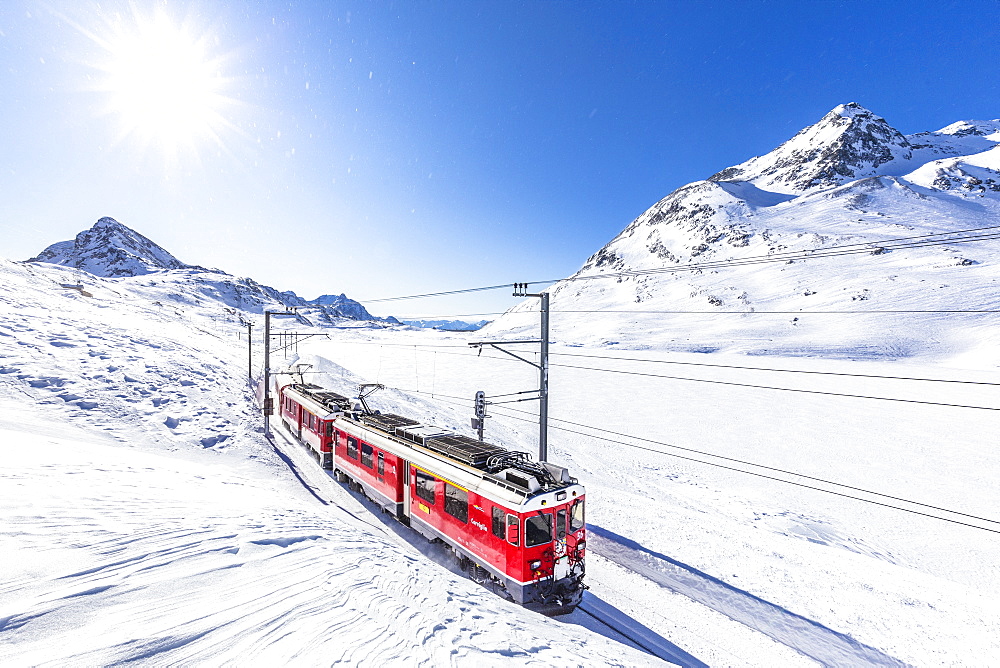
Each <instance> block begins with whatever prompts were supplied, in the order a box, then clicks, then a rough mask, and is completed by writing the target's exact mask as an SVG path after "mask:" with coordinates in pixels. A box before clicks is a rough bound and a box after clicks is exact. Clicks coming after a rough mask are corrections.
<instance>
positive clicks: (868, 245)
mask: <svg viewBox="0 0 1000 668" xmlns="http://www.w3.org/2000/svg"><path fill="white" fill-rule="evenodd" d="M994 239H1000V225H989V226H986V227H976V228H969V229H964V230H954V231H951V232H935V233H930V234H920V235H915V236H909V237H895V238H891V239H882V240H878V241H865V242H860V243H855V244H842V245H838V246H830V247H828V248H812V249H804V250H798V251H783V252H773V253H768V254H767V255H756V256H750V257H745V258H729V259H724V260H709V261H703V262H693V263H691V264H686V265H677V266H667V267H657V268H653V269H636V270H630V271H620V272H606V273H601V274H585V275H574V276H569V277H565V278H556V279H548V280H542V281H527V282H526V284H527V285H547V284H552V283H559V282H571V281H584V280H598V279H606V278H633V277H638V276H647V275H654V274H663V273H679V272H686V271H704V270H706V269H720V268H726V267H740V266H747V265H754V264H767V263H774V262H783V263H788V262H789V261H792V262H794V261H798V260H808V259H815V258H825V257H841V256H845V255H858V254H862V253H873V252H875V253H878V254H881V253H884V252H887V251H891V250H905V249H908V248H926V247H933V246H947V245H949V244H965V243H973V242H976V241H989V240H994ZM513 285H514V284H513V283H502V284H500V285H489V286H483V287H475V288H463V289H458V290H444V291H439V292H428V293H423V294H416V295H403V296H399V297H384V298H381V299H367V300H362V302H364V303H367V304H374V303H379V302H393V301H403V300H409V299H425V298H429V297H443V296H449V295H457V294H465V293H470V292H483V291H487V290H500V289H503V288H511V287H513Z"/></svg>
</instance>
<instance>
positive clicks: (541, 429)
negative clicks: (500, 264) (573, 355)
mask: <svg viewBox="0 0 1000 668" xmlns="http://www.w3.org/2000/svg"><path fill="white" fill-rule="evenodd" d="M514 296H515V297H538V298H539V299H541V305H540V310H541V313H542V323H541V325H542V332H541V333H542V338H541V339H538V340H535V339H529V340H524V341H477V342H474V343H470V344H469V346H470V347H472V348H479V350H480V351H482V349H483V346H490V347H491V348H495V349H496V350H499V351H500V352H502V353H506V354H508V355H510V356H511V357H514V358H516V359H519V360H521V361H522V362H525V363H527V364H530V365H531V366H533V367H535V368H536V369H538V374H539V379H538V396H537V397H531V398H530V399H517V401H533V400H535V399H538V401H539V405H538V461H540V462H544V461H548V456H549V293H547V292H540V293H537V294H528V284H527V283H515V284H514ZM515 343H538V344H541V359H539V360H538V362H539V363H538V364H535V363H534V362H532V361H531V360H527V359H525V358H523V357H521V356H520V355H515V354H514V353H512V352H510V351H509V350H504V349H503V348H501V347H500V346H501V345H511V344H515Z"/></svg>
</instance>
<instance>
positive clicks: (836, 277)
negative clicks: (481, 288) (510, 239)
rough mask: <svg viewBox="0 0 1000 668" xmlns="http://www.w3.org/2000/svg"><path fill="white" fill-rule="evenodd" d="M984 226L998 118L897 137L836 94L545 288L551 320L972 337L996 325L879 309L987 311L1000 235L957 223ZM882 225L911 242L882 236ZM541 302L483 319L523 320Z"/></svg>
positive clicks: (924, 339) (898, 352)
mask: <svg viewBox="0 0 1000 668" xmlns="http://www.w3.org/2000/svg"><path fill="white" fill-rule="evenodd" d="M990 226H1000V119H998V120H991V121H960V122H957V123H953V124H951V125H948V126H947V127H945V128H942V129H941V130H937V131H934V132H920V133H917V134H911V135H903V134H902V133H900V132H899V131H898V130H896V129H895V128H893V127H892V126H891V125H889V124H888V122H887V121H886V120H885V119H884V118H881V117H880V116H877V115H876V114H874V113H872V112H871V111H869V110H868V109H865V108H864V107H862V106H861V105H859V104H856V103H851V104H844V105H840V106H838V107H836V108H835V109H833V110H832V111H830V112H829V113H828V114H826V115H825V116H824V117H823V118H822V119H820V120H819V122H817V123H816V124H815V125H811V126H809V127H807V128H804V129H803V130H801V131H800V132H799V133H797V134H796V135H795V136H794V137H792V138H791V139H789V140H788V141H786V142H785V143H783V144H782V145H781V146H779V147H777V148H775V149H774V150H773V151H771V152H770V153H767V154H766V155H763V156H758V157H754V158H751V159H749V160H747V161H745V162H743V163H741V164H739V165H735V166H733V167H729V168H727V169H723V170H721V171H719V172H718V173H716V174H714V175H712V176H710V177H709V178H707V179H706V180H704V181H696V182H694V183H690V184H688V185H685V186H683V187H681V188H678V189H677V190H675V191H674V192H672V193H670V194H669V195H667V196H666V197H664V198H663V199H662V200H660V201H659V202H657V203H656V204H654V205H653V206H652V207H650V208H649V209H648V210H647V211H645V212H644V213H643V214H642V215H640V216H639V217H638V218H636V219H635V220H634V221H632V222H631V223H630V224H629V225H627V226H626V227H625V228H624V230H623V231H622V232H621V233H620V234H618V235H617V236H616V237H615V238H614V239H612V240H611V241H610V242H609V243H608V244H606V245H605V246H604V247H603V248H601V249H600V250H598V251H597V252H596V253H594V254H593V255H592V256H591V257H590V258H589V259H588V260H587V261H586V262H585V263H584V265H583V267H582V268H581V269H580V270H579V271H578V272H577V273H576V274H574V275H573V276H571V277H570V278H568V279H566V280H563V281H560V282H559V283H557V284H556V285H554V286H553V287H552V288H551V289H550V295H551V308H552V312H553V319H552V328H553V336H554V338H556V339H558V340H560V341H563V342H565V343H575V342H584V343H590V344H604V345H621V346H627V347H636V346H638V347H643V346H650V345H652V346H656V347H662V348H669V349H676V350H692V351H711V350H718V349H732V350H738V351H742V352H746V353H750V354H771V353H774V354H802V355H833V356H849V357H899V356H906V355H910V354H918V353H931V352H934V351H937V352H943V351H948V350H951V351H956V350H961V349H970V347H976V346H979V345H981V344H983V341H984V339H983V337H986V339H988V340H991V341H994V342H995V341H996V338H997V337H995V336H994V335H992V334H987V332H989V331H992V330H991V329H989V328H987V327H986V324H987V323H986V321H985V320H982V317H978V319H977V316H975V315H973V314H968V315H960V314H959V315H956V314H940V313H938V314H898V313H880V314H877V313H875V312H876V311H899V310H921V311H943V310H975V309H996V308H997V306H998V305H997V290H998V288H1000V286H998V284H997V283H998V281H1000V270H998V264H1000V253H998V252H997V250H996V247H995V244H996V242H995V241H987V242H984V243H968V242H969V241H971V240H972V239H969V238H964V237H963V235H961V234H955V233H956V232H958V231H961V230H970V229H976V228H985V227H990ZM965 236H968V235H965ZM960 238H961V239H960ZM892 239H912V240H913V241H911V242H893V243H890V244H887V245H886V246H885V247H883V242H885V241H886V240H892ZM948 240H951V241H950V242H948ZM838 249H840V250H838ZM889 251H891V252H889ZM817 255H834V257H818V256H817ZM536 303H537V302H536V300H528V301H526V302H524V303H522V304H520V305H518V306H517V307H515V308H514V309H511V310H510V311H508V313H507V314H505V315H504V316H501V317H500V318H498V319H497V320H496V321H494V322H493V323H492V324H490V325H488V326H487V327H486V329H485V331H488V332H489V333H490V334H491V335H515V336H518V335H521V334H525V333H528V332H530V331H533V330H534V329H536V328H537V318H530V317H525V314H526V312H529V311H533V310H536V309H537V306H536ZM846 311H852V312H853V311H864V312H865V313H862V314H855V313H850V314H848V313H845V312H846ZM994 320H995V317H994ZM994 320H991V321H989V324H990V327H992V329H993V330H995V329H997V325H1000V323H998V322H995V321H994ZM980 326H982V327H980Z"/></svg>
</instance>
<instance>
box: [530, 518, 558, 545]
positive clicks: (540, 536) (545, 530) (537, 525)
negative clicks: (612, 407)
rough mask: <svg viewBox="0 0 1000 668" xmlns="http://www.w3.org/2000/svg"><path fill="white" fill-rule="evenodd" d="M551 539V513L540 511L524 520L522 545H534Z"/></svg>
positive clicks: (542, 543)
mask: <svg viewBox="0 0 1000 668" xmlns="http://www.w3.org/2000/svg"><path fill="white" fill-rule="evenodd" d="M551 541H552V515H549V514H548V513H541V514H538V515H535V516H533V517H529V518H528V519H526V520H525V521H524V546H525V547H535V546H536V545H544V544H545V543H548V542H551Z"/></svg>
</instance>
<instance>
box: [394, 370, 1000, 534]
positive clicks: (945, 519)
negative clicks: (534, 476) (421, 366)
mask: <svg viewBox="0 0 1000 668" xmlns="http://www.w3.org/2000/svg"><path fill="white" fill-rule="evenodd" d="M395 389H398V390H399V391H402V392H413V393H415V394H428V393H427V392H420V391H417V390H407V389H403V388H395ZM435 398H436V399H439V400H444V399H445V398H448V399H457V400H459V401H461V398H460V397H453V396H450V395H440V394H439V395H437V396H436V397H435ZM445 403H454V402H450V401H445ZM461 405H465V402H462V404H461ZM501 410H505V411H512V412H517V413H524V414H527V415H530V413H528V412H527V411H520V410H517V409H514V408H508V407H503V408H501ZM504 417H507V418H511V419H515V420H521V421H525V422H533V421H534V420H533V419H531V418H522V417H519V416H516V415H505V416H504ZM550 419H551V420H553V421H555V422H563V423H566V424H572V425H575V426H579V427H581V428H584V429H591V430H593V431H598V432H604V433H607V434H612V435H615V436H618V437H620V438H630V439H635V440H638V441H644V442H648V443H652V444H655V445H660V446H663V447H668V448H675V449H679V450H682V451H687V452H691V453H694V454H701V455H703V456H708V457H715V458H718V459H722V460H726V461H729V462H732V463H739V464H743V465H745V466H753V467H757V468H761V469H765V470H770V471H773V472H776V473H783V474H785V475H792V476H796V477H800V478H803V479H806V480H813V481H815V482H820V483H823V484H827V485H833V486H836V487H843V488H845V489H851V490H854V491H857V492H861V493H864V494H870V495H872V496H879V497H882V498H887V499H892V500H895V501H900V502H903V503H908V504H911V505H915V506H920V507H923V508H929V509H932V510H938V511H941V512H945V513H949V514H952V515H957V516H960V517H967V518H969V519H975V520H979V521H981V522H989V523H992V524H1000V520H993V519H990V518H986V517H981V516H978V515H972V514H970V513H964V512H961V511H956V510H950V509H948V508H944V507H942V506H935V505H931V504H927V503H922V502H919V501H913V500H911V499H906V498H904V497H898V496H893V495H890V494H884V493H881V492H875V491H872V490H867V489H864V488H861V487H855V486H852V485H847V484H845V483H838V482H834V481H831V480H825V479H823V478H817V477H815V476H809V475H805V474H802V473H795V472H794V471H788V470H785V469H779V468H775V467H770V466H766V465H763V464H755V463H753V462H748V461H744V460H739V459H734V458H731V457H726V456H723V455H716V454H713V453H709V452H704V451H699V450H694V449H692V448H685V447H682V446H677V445H673V444H671V443H665V442H662V441H656V440H654V439H649V438H643V437H640V436H633V435H631V434H624V433H621V432H616V431H612V430H609V429H602V428H600V427H594V426H592V425H586V424H582V423H577V422H572V421H570V420H563V419H560V418H550ZM551 428H552V429H557V430H560V431H565V432H567V433H571V434H577V435H579V436H586V437H588V438H595V439H601V438H602V437H601V436H597V435H595V434H589V433H586V432H582V431H577V430H575V429H570V428H568V427H562V426H559V425H551ZM619 443H620V444H621V445H624V446H627V447H631V448H636V449H639V450H644V451H647V452H653V453H657V454H661V455H665V456H668V457H674V458H677V459H683V460H685V461H690V462H695V463H698V464H705V465H707V466H713V467H716V468H722V469H726V470H729V471H733V472H736V473H743V474H746V475H752V476H755V477H759V478H764V479H767V480H772V481H775V482H780V483H785V484H787V485H794V486H796V487H803V488H806V489H811V490H815V491H818V492H824V493H826V494H832V495H834V496H839V497H843V498H847V499H853V500H855V501H860V502H862V503H869V504H873V505H877V506H881V507H884V508H890V509H894V510H900V511H903V512H907V513H911V514H914V515H920V516H922V517H928V518H931V519H936V520H940V521H942V522H950V523H952V524H959V525H962V526H966V527H971V528H973V529H979V530H981V531H989V532H991V533H997V534H1000V530H998V529H991V528H989V527H983V526H979V525H977V524H971V523H969V522H963V521H961V520H956V519H952V518H948V517H941V516H940V515H935V514H933V513H927V512H922V511H919V510H914V509H912V508H905V507H902V506H896V505H893V504H891V503H884V502H882V501H875V500H872V499H866V498H864V497H860V496H854V495H852V494H846V493H844V492H838V491H836V490H830V489H824V488H822V487H817V486H815V485H809V484H806V483H801V482H796V481H794V480H785V479H783V478H778V477H775V476H771V475H767V474H764V473H758V472H755V471H747V470H745V469H740V468H737V467H734V466H728V465H726V464H720V463H718V462H709V461H705V460H702V459H697V458H694V457H688V456H685V455H680V454H677V453H672V452H664V451H662V450H657V449H655V448H649V447H646V446H642V445H638V444H635V443H628V442H624V441H619Z"/></svg>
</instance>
